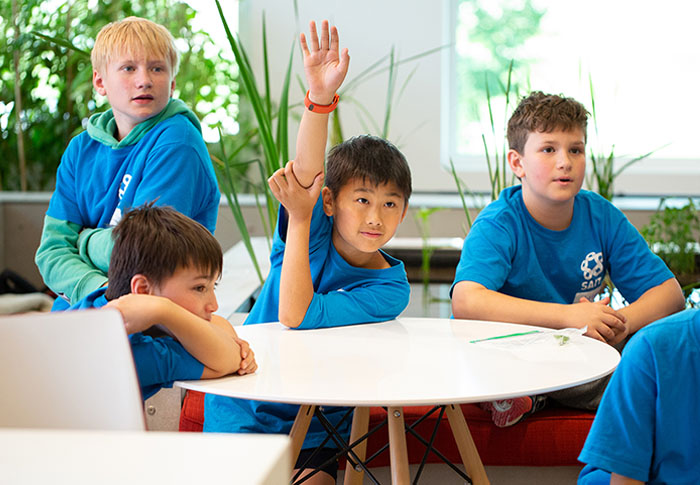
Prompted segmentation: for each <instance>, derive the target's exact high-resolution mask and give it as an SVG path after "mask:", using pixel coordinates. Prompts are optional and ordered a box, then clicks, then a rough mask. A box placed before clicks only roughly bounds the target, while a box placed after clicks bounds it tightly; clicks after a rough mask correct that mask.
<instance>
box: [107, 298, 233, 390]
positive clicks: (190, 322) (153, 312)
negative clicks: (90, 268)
mask: <svg viewBox="0 0 700 485" xmlns="http://www.w3.org/2000/svg"><path fill="white" fill-rule="evenodd" d="M107 306H108V307H111V308H116V309H118V310H119V311H120V312H121V314H122V317H123V318H124V325H125V326H126V330H127V333H129V334H131V333H136V332H142V331H144V330H146V329H148V328H150V327H151V326H153V325H155V324H161V325H163V326H164V327H166V328H167V329H168V330H169V331H170V332H172V334H173V335H174V336H175V338H176V339H177V340H178V341H179V342H180V343H181V344H182V346H183V347H184V348H185V350H187V352H189V353H190V354H191V355H192V356H193V357H194V358H195V359H197V360H198V361H200V362H201V363H202V364H204V366H205V369H204V373H203V374H202V377H203V378H209V377H219V376H223V375H227V374H231V373H233V372H236V371H238V369H239V368H240V365H241V348H240V346H239V344H238V343H237V342H236V338H237V336H236V332H235V331H234V330H233V328H232V327H231V325H230V324H229V323H228V322H227V321H226V320H224V319H223V318H221V317H219V316H216V315H214V316H213V317H212V320H211V322H208V321H206V320H204V319H202V318H200V317H198V316H197V315H195V314H193V313H191V312H189V311H188V310H185V309H184V308H182V307H181V306H179V305H177V304H176V303H173V302H172V301H170V300H169V299H167V298H163V297H159V296H153V295H143V294H128V295H124V296H122V297H121V298H118V299H116V300H112V301H111V302H109V303H108V304H107Z"/></svg>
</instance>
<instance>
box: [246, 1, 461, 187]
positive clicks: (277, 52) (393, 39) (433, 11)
mask: <svg viewBox="0 0 700 485" xmlns="http://www.w3.org/2000/svg"><path fill="white" fill-rule="evenodd" d="M446 3H448V0H438V1H417V0H408V1H406V0H404V1H400V0H381V1H378V0H298V6H299V24H300V25H297V23H296V20H295V16H294V2H293V0H242V1H241V5H240V20H239V21H240V27H239V28H240V35H241V40H242V41H243V43H244V45H245V46H246V48H247V49H248V54H249V57H250V60H251V63H253V65H254V68H255V69H256V73H259V74H257V75H258V83H259V84H261V82H262V67H261V62H262V42H261V39H262V33H261V31H262V15H263V12H265V17H266V22H267V32H268V46H269V47H268V50H269V51H270V52H269V56H270V59H271V62H270V64H271V66H272V68H273V73H272V85H273V86H275V88H276V89H275V88H273V92H274V91H277V92H279V89H280V88H279V86H281V84H282V81H283V79H284V70H285V68H286V63H287V59H288V56H289V52H290V48H291V43H292V42H296V44H297V46H298V33H299V29H300V28H302V29H303V31H305V32H308V22H309V20H316V21H317V22H320V21H321V20H322V19H326V18H327V19H329V21H330V22H331V23H332V24H335V25H336V26H337V27H338V31H339V34H340V43H341V47H347V48H348V49H349V52H350V71H349V73H348V76H347V78H346V83H347V82H348V81H349V80H351V79H353V78H354V77H356V76H357V75H358V74H359V73H361V72H362V71H364V70H365V69H366V68H367V67H369V66H370V65H371V64H372V63H374V62H375V61H377V60H378V59H379V58H381V57H382V56H385V55H387V54H389V52H390V50H391V48H392V45H393V46H394V47H395V52H396V55H397V56H398V57H400V58H407V57H410V56H413V55H416V54H418V53H420V52H423V51H426V50H429V49H432V48H435V47H439V46H441V45H444V44H445V43H446V41H445V39H444V31H445V28H444V21H443V11H444V9H445V8H446V5H445V4H446ZM297 53H298V55H297V57H296V58H295V65H294V73H295V74H298V75H300V76H302V79H303V70H302V63H301V53H300V51H297ZM441 57H442V55H441V54H440V53H437V54H432V55H430V56H428V57H424V58H421V59H420V60H418V61H415V62H412V63H409V64H406V65H402V66H400V67H399V79H398V82H397V90H398V89H399V88H400V87H401V86H402V85H403V81H404V80H405V79H406V78H407V77H408V76H409V75H410V73H411V72H412V71H413V70H414V68H416V67H417V69H416V70H415V72H414V74H413V76H412V77H411V79H410V81H409V83H408V86H407V88H406V90H405V92H404V93H403V95H402V98H401V100H400V101H399V102H398V103H394V105H393V114H392V117H391V128H390V132H389V136H388V138H389V139H390V140H391V141H392V142H394V143H395V144H397V145H398V147H399V148H400V149H401V151H402V152H403V153H404V155H405V156H406V158H407V159H408V161H409V164H410V165H411V170H412V173H413V186H414V190H415V191H436V190H451V191H454V190H455V189H454V183H453V182H452V178H451V176H450V175H449V174H448V173H447V172H446V171H445V170H443V169H442V168H441V167H440V134H441V126H442V120H441V110H440V106H441V99H442V95H443V88H442V86H441V78H440V72H441ZM387 85H388V74H387V73H383V74H382V75H380V76H377V77H376V78H374V79H371V80H369V81H367V82H365V83H363V84H362V85H361V86H360V87H359V88H358V89H357V90H355V91H354V92H353V96H354V97H355V98H356V99H357V100H358V101H359V102H361V103H362V105H363V106H364V107H365V108H367V109H368V110H370V112H371V113H372V116H373V117H374V118H375V119H376V120H377V123H378V124H379V125H380V126H381V124H382V122H383V114H384V109H385V105H386V91H387ZM274 98H275V99H279V95H278V94H277V95H274ZM294 99H297V100H299V101H301V100H302V99H303V93H302V92H301V90H300V89H299V88H298V83H296V82H295V83H293V86H292V89H291V93H290V100H294ZM339 109H340V110H341V113H342V114H341V120H342V125H343V129H344V135H345V136H346V137H348V136H351V135H355V134H361V133H366V130H364V129H363V127H362V125H361V123H360V122H359V120H358V116H357V112H358V110H357V109H356V108H355V107H354V106H353V105H352V104H351V103H350V102H349V101H348V100H346V99H345V100H344V99H341V104H340V108H339ZM295 133H296V126H293V127H290V135H291V139H292V147H290V153H294V137H295ZM374 134H377V133H374Z"/></svg>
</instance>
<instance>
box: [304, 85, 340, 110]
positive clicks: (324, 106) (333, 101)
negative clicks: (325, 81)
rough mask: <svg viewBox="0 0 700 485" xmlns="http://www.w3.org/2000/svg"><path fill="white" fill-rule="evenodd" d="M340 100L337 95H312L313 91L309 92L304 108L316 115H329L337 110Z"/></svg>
mask: <svg viewBox="0 0 700 485" xmlns="http://www.w3.org/2000/svg"><path fill="white" fill-rule="evenodd" d="M339 100H340V97H339V96H338V95H337V94H324V93H312V92H311V91H307V92H306V97H305V98H304V106H306V109H307V110H309V111H312V112H314V113H320V114H327V113H330V112H332V111H333V110H335V108H336V107H337V106H338V101H339Z"/></svg>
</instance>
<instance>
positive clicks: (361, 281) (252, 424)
mask: <svg viewBox="0 0 700 485" xmlns="http://www.w3.org/2000/svg"><path fill="white" fill-rule="evenodd" d="M286 232H287V216H286V212H285V210H284V208H282V207H281V208H280V215H279V218H278V221H277V230H276V231H275V238H274V242H273V246H272V252H271V255H270V263H271V264H270V273H269V275H268V277H267V280H266V281H265V284H264V285H263V288H262V290H261V293H260V297H259V298H258V300H257V301H256V302H255V305H254V306H253V308H252V310H251V312H250V315H248V318H247V319H246V321H245V323H244V325H253V324H256V323H265V322H276V321H278V320H279V316H278V308H279V280H280V276H281V271H282V260H283V258H284V248H285V241H284V237H285V235H286ZM332 232H333V219H332V218H330V217H328V216H326V214H325V213H324V212H323V205H322V201H321V198H320V197H319V200H318V202H317V203H316V206H315V207H314V212H313V215H312V218H311V229H310V240H309V265H310V268H311V278H312V281H313V286H314V295H313V299H312V300H311V303H310V304H309V309H308V310H307V312H306V315H305V317H304V320H303V321H302V323H301V325H300V326H299V327H298V328H300V329H309V328H323V327H335V326H341V325H353V324H357V323H371V322H382V321H386V320H392V319H394V318H396V317H397V316H398V315H399V314H400V313H401V312H402V311H403V310H404V309H405V308H406V306H407V305H408V299H409V296H410V287H409V284H408V280H407V278H406V270H405V269H404V265H403V263H402V262H401V261H399V260H397V259H394V258H392V257H391V256H389V255H387V254H385V253H383V252H382V255H383V256H384V258H385V259H386V260H387V262H388V263H389V264H390V265H391V266H390V267H389V268H386V269H365V268H357V267H354V266H351V265H350V264H348V262H347V261H345V260H344V259H343V258H342V257H341V256H340V255H339V254H338V252H337V251H336V249H335V247H334V246H333V243H332V239H331V238H332ZM298 410H299V406H297V405H291V404H280V403H271V402H261V401H248V400H243V399H233V398H229V397H223V396H214V395H209V394H207V396H206V398H205V407H204V431H213V432H234V433H286V434H288V433H289V432H290V430H291V428H292V424H293V422H294V419H295V418H296V414H297V411H298ZM345 411H346V410H345V408H338V407H324V413H325V414H326V416H327V417H328V418H329V420H330V421H331V422H332V423H333V424H334V425H337V423H338V422H339V421H340V419H341V417H342V415H343V414H344V412H345ZM349 429H350V420H347V421H346V422H345V423H344V424H343V425H342V426H341V427H340V429H339V431H340V432H341V433H343V434H345V435H347V434H348V433H349ZM325 437H326V432H325V431H324V430H323V428H322V427H321V424H320V423H319V422H318V420H317V419H316V418H313V419H312V420H311V425H310V426H309V430H308V432H307V434H306V440H305V441H304V445H303V447H304V448H310V447H315V446H318V445H319V444H320V443H321V441H323V439H325ZM328 446H333V444H332V442H331V443H329V445H328Z"/></svg>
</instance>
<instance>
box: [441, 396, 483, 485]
mask: <svg viewBox="0 0 700 485" xmlns="http://www.w3.org/2000/svg"><path fill="white" fill-rule="evenodd" d="M445 411H446V412H447V419H448V421H449V422H450V428H452V434H453V435H454V437H455V441H456V442H457V448H458V449H459V455H460V456H461V457H462V463H464V468H465V469H466V470H467V475H469V477H470V478H471V479H472V483H473V484H474V485H482V484H485V485H488V484H489V479H488V477H487V476H486V470H484V465H483V464H482V463H481V458H480V457H479V452H478V451H477V449H476V445H475V444H474V440H473V439H472V434H471V433H470V432H469V428H468V427H467V422H466V421H465V419H464V414H462V408H461V407H459V405H458V404H450V405H449V406H445Z"/></svg>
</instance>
